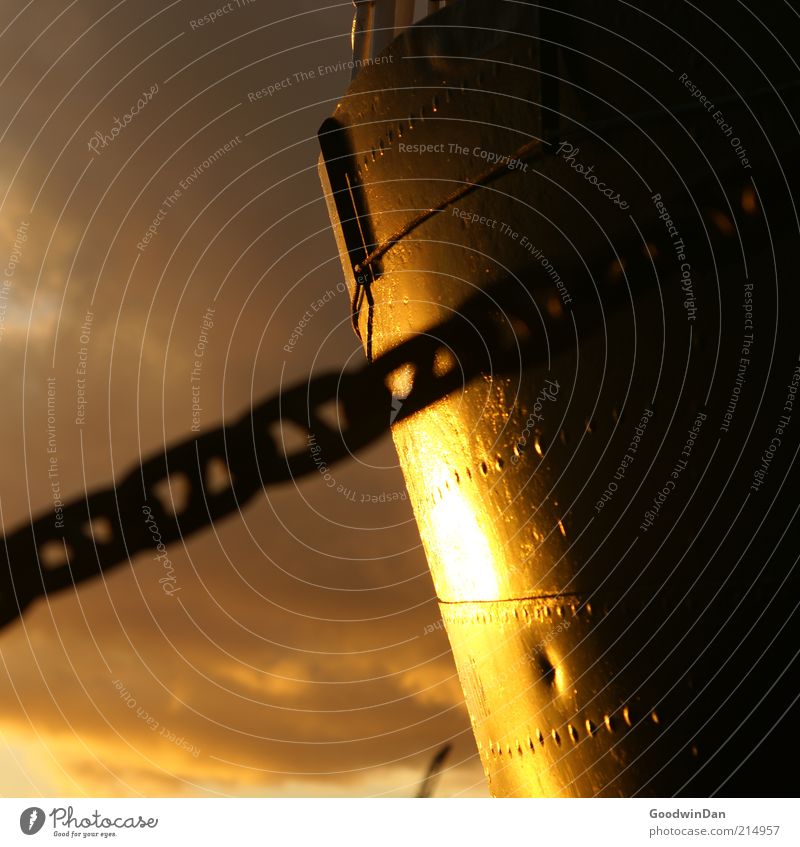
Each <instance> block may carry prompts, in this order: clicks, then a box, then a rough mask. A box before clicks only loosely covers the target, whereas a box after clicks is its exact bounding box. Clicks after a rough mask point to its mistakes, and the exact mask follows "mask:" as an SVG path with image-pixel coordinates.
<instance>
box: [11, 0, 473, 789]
mask: <svg viewBox="0 0 800 847" xmlns="http://www.w3.org/2000/svg"><path fill="white" fill-rule="evenodd" d="M228 5H230V6H231V8H230V9H228V10H227V11H225V12H224V14H221V15H220V16H219V17H218V19H216V20H214V21H213V22H211V21H205V22H203V23H198V21H200V20H201V19H202V18H203V16H204V15H206V14H207V13H209V12H214V11H215V10H219V9H220V8H223V7H225V4H224V3H222V2H220V0H215V2H205V0H203V2H186V1H184V2H180V0H179V1H178V2H174V3H161V2H155V0H139V2H133V0H122V2H116V3H113V2H112V3H108V2H101V0H81V2H79V3H78V2H66V0H65V1H64V2H59V3H57V4H47V6H46V7H43V6H42V5H41V4H28V5H26V4H25V3H23V2H21V1H20V2H18V0H10V1H9V2H6V3H5V4H4V5H3V12H2V20H0V47H2V53H0V55H1V56H2V58H0V113H2V115H3V119H2V133H1V134H0V198H1V202H2V209H0V235H1V236H2V247H0V264H2V266H3V268H4V270H5V271H6V273H5V279H10V285H7V286H6V290H7V295H6V297H7V302H6V304H5V305H4V306H0V312H2V315H3V318H2V322H0V375H2V385H3V400H4V403H3V410H4V413H3V415H2V417H0V446H1V449H2V463H3V473H2V475H0V519H1V520H2V523H3V527H4V529H5V531H10V530H12V529H14V528H16V527H17V526H18V525H19V524H20V523H22V522H25V521H26V520H27V519H29V517H30V516H31V515H38V514H40V513H42V512H45V511H47V510H48V509H51V508H52V504H53V495H52V486H51V482H52V478H51V477H49V476H48V468H49V467H50V465H49V459H50V456H51V455H55V456H57V464H58V474H59V484H60V486H61V491H62V494H63V496H64V497H65V498H66V499H72V498H73V497H76V496H79V495H80V494H81V493H82V492H83V491H84V490H87V489H89V490H91V489H93V488H96V487H98V486H105V485H107V484H109V483H110V482H111V480H112V479H114V478H117V479H118V478H119V477H120V476H121V475H122V474H123V473H124V472H126V471H127V470H128V468H129V467H131V466H132V465H134V464H135V463H136V462H137V460H138V458H139V457H140V456H141V455H147V454H149V453H151V452H152V451H153V450H155V449H157V448H158V447H159V446H160V445H162V444H164V443H165V442H167V443H171V442H174V441H176V440H180V439H182V438H184V437H186V436H188V435H189V433H190V431H191V427H192V424H193V422H199V424H200V425H201V426H202V427H204V428H205V427H214V426H217V425H218V424H219V423H220V422H221V421H222V420H223V418H225V419H226V420H227V419H232V418H234V417H236V416H238V415H239V414H241V413H242V412H244V411H245V410H246V409H247V408H248V406H249V405H250V404H251V403H252V402H254V401H256V400H259V399H261V398H263V397H265V396H268V395H270V394H273V393H275V392H276V391H277V390H278V389H279V387H280V386H281V384H286V383H292V382H294V381H296V380H298V379H302V378H303V377H305V376H306V375H307V374H309V373H312V372H313V373H318V372H322V371H326V370H329V369H338V368H341V367H344V366H348V367H355V366H356V365H360V364H361V362H362V361H363V354H362V351H361V347H360V345H359V343H358V340H357V339H356V338H355V336H354V335H353V333H352V330H351V328H350V324H349V315H348V308H349V304H348V302H347V297H346V295H345V294H343V293H341V290H340V289H341V286H339V288H338V289H337V285H339V283H340V282H341V280H342V277H341V266H340V262H339V257H338V255H337V251H336V245H335V241H334V238H333V235H332V233H331V230H330V223H329V219H328V214H327V211H326V207H325V202H324V199H323V195H322V190H321V187H320V183H319V179H318V176H317V170H316V167H317V157H318V154H319V148H318V144H317V139H316V131H317V129H318V127H319V125H320V124H321V122H322V121H323V120H324V119H325V118H326V117H327V116H328V115H329V114H330V113H331V112H332V111H333V108H334V106H335V103H336V101H337V99H338V98H339V97H341V95H342V94H343V93H344V91H345V89H346V87H347V84H348V81H349V75H350V72H349V70H347V69H338V70H337V69H336V66H337V64H339V63H342V62H346V61H347V60H348V59H349V58H350V25H351V18H352V4H351V3H350V0H347V2H341V3H333V2H322V0H317V2H308V0H298V2H295V3H291V4H275V3H270V2H268V0H252V2H250V3H249V4H248V3H245V2H243V0H242V2H241V5H239V6H237V4H236V2H234V3H232V4H228ZM225 8H227V7H225ZM43 9H46V11H43ZM320 66H323V69H322V71H321V72H320ZM324 66H330V67H328V68H325V67H324ZM310 72H313V74H312V73H310ZM287 80H288V82H287ZM116 119H119V121H120V122H119V123H118V124H117V123H115V120H116ZM115 126H116V127H117V131H116V132H113V133H112V129H113V128H114V127H115ZM120 127H121V128H120ZM92 139H95V141H94V142H92ZM220 151H221V152H220ZM150 227H152V230H154V232H153V231H152V230H151V232H150V235H149V236H148V228H150ZM15 242H16V247H15ZM9 270H10V271H11V274H10V276H9V273H8V271H9ZM329 292H330V293H329ZM322 297H325V298H326V302H325V303H324V305H323V306H322V307H321V308H318V309H317V310H316V311H314V312H313V317H312V319H311V320H309V321H308V322H307V325H306V326H304V327H303V329H302V331H301V333H300V334H299V336H296V337H295V339H294V341H292V342H291V343H290V339H291V338H292V333H293V331H294V330H295V328H296V327H297V326H298V324H299V322H300V321H301V319H302V318H303V316H304V315H305V313H306V312H307V311H308V310H309V309H310V308H311V307H312V304H313V303H315V302H316V301H317V300H318V299H319V298H322ZM212 310H213V311H212ZM209 314H210V315H212V318H211V319H210V320H209V319H208V317H207V316H208V315H209ZM204 316H206V319H205V323H204ZM87 326H88V327H89V328H88V330H87ZM201 340H202V342H203V344H204V345H205V346H204V355H203V357H202V367H201V369H200V371H201V373H200V375H199V379H198V380H197V381H196V382H195V383H192V382H191V374H192V369H193V367H194V366H195V362H196V355H195V350H196V348H197V345H198V342H199V341H201ZM286 347H288V348H289V351H287V350H286V349H285V348H286ZM83 365H85V371H86V377H85V379H86V381H85V384H83V383H80V385H79V379H81V378H82V377H80V376H79V374H78V373H77V371H78V370H79V369H80V368H81V367H82V366H83ZM53 379H54V380H55V382H54V385H55V391H54V394H52V396H51V411H52V410H53V409H54V411H55V429H54V432H53V433H51V439H50V440H49V439H48V426H47V423H48V420H47V413H48V384H50V385H52V384H53V383H52V382H50V383H48V380H53ZM193 385H195V386H196V387H197V389H198V392H196V393H195V394H194V395H193V394H192V386H193ZM79 388H80V392H79ZM193 397H194V398H195V400H197V398H199V402H196V403H195V409H194V417H193V408H192V404H193ZM83 400H85V407H81V403H82V401H83ZM198 406H199V407H200V408H199V409H198V408H197V407H198ZM79 408H83V409H84V411H85V422H83V423H82V424H77V423H76V417H77V416H78V415H79V414H80V413H79V411H78V410H79ZM52 439H54V441H53V440H52ZM53 443H54V444H55V453H53V452H51V453H48V447H49V446H50V445H52V444H53ZM332 474H333V476H334V478H335V480H336V486H335V487H329V486H328V485H326V481H325V480H323V479H322V476H321V475H319V476H317V475H315V476H313V477H307V478H304V479H303V480H300V481H298V482H297V484H287V485H283V486H280V487H277V488H271V489H269V490H266V491H265V492H264V493H263V494H262V495H260V496H259V497H257V498H256V499H255V500H254V502H252V503H251V504H249V506H248V507H247V508H246V509H245V510H244V511H243V513H242V514H241V515H237V516H235V517H231V518H229V519H226V520H224V521H222V522H220V523H218V524H216V525H215V526H214V527H213V528H212V529H209V530H207V531H205V532H203V533H201V534H200V535H198V536H195V537H193V538H192V539H190V540H188V541H186V543H185V544H183V545H180V544H179V545H175V546H174V547H173V548H171V550H170V556H171V560H172V563H173V565H174V569H175V574H176V585H177V587H179V589H180V591H179V592H177V593H174V594H172V595H171V596H170V595H168V594H167V593H165V591H164V590H162V584H160V583H159V578H160V577H161V575H162V573H163V569H162V566H161V564H160V563H159V562H157V561H156V560H155V559H154V556H153V554H152V553H144V554H142V555H140V556H138V557H137V558H135V559H134V561H133V562H132V566H130V567H129V566H123V567H122V568H120V569H118V570H116V571H114V572H113V573H112V574H110V575H109V577H108V578H107V579H105V580H102V579H98V580H96V581H94V582H92V583H91V584H89V585H87V586H86V587H84V588H82V589H81V590H80V592H78V593H77V594H76V593H74V592H65V593H64V594H62V595H59V596H58V597H57V598H55V599H53V600H51V601H50V602H49V603H45V602H42V601H40V602H38V603H37V604H36V605H35V606H34V607H32V608H31V610H30V611H29V613H28V614H27V615H26V617H25V619H24V620H23V621H22V622H18V623H16V624H12V625H11V626H9V627H7V628H6V629H5V630H3V631H2V632H0V658H2V668H0V739H2V743H0V793H2V794H3V795H6V796H8V795H11V796H28V795H32V796H37V795H51V796H52V795H68V796H82V795H90V796H115V795H123V796H127V795H132V796H136V795H150V796H171V795H230V796H286V795H311V796H314V795H335V796H339V795H357V796H363V795H382V794H393V795H400V796H408V795H411V794H414V793H415V791H416V788H417V784H418V782H419V780H420V779H421V778H422V776H423V774H424V772H425V769H426V767H427V765H428V763H429V761H430V760H431V758H432V757H433V755H434V754H435V752H436V751H437V750H438V749H439V748H440V747H441V745H442V744H444V743H445V742H447V741H452V742H453V743H454V750H453V752H452V754H451V756H450V758H449V759H448V761H447V766H448V769H447V771H446V772H445V774H444V776H443V778H442V781H441V783H440V784H439V788H438V791H437V794H438V795H440V796H442V795H444V796H446V795H455V794H462V795H470V796H485V795H486V794H487V789H486V785H485V781H484V777H483V772H482V770H481V767H480V764H479V762H478V759H477V755H476V752H475V747H474V741H473V739H472V734H471V731H470V727H469V720H468V717H467V714H466V710H465V707H464V704H463V697H462V694H461V689H460V686H459V683H458V679H457V677H456V674H455V668H454V665H453V661H452V658H451V655H450V652H449V648H448V643H447V638H446V636H445V635H444V632H443V630H442V629H441V626H440V623H439V612H438V607H437V604H436V602H435V595H434V591H433V586H432V583H431V579H430V576H429V573H428V569H427V565H426V562H425V558H424V555H423V553H422V550H421V548H420V542H419V536H418V533H417V530H416V526H415V524H414V521H413V516H412V514H411V509H410V506H409V504H408V501H407V499H406V493H405V487H404V483H403V479H402V476H401V473H400V470H399V468H398V466H397V460H396V457H395V453H394V448H393V446H392V443H391V441H390V439H389V438H388V437H386V438H384V439H383V440H382V441H381V442H380V443H379V444H377V445H376V446H375V447H373V448H371V449H369V450H366V451H364V452H363V453H362V454H361V455H360V456H359V457H358V460H357V461H356V460H353V461H350V462H349V463H346V464H342V465H338V466H335V467H334V468H333V469H332ZM339 487H341V489H342V490H341V491H337V488H339ZM384 493H385V494H386V495H387V498H386V500H387V501H388V502H362V498H364V499H365V500H370V499H376V498H375V497H374V495H378V496H380V495H381V494H384Z"/></svg>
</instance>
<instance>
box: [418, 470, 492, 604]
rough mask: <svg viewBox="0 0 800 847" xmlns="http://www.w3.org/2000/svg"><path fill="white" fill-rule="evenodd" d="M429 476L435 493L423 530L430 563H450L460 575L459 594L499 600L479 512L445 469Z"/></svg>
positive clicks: (489, 552) (452, 568) (451, 571)
mask: <svg viewBox="0 0 800 847" xmlns="http://www.w3.org/2000/svg"><path fill="white" fill-rule="evenodd" d="M426 476H427V477H428V479H430V485H431V489H432V490H433V491H434V503H433V506H432V508H431V510H430V513H429V516H428V520H426V521H425V522H424V524H423V526H422V527H421V534H422V543H423V544H424V545H425V549H426V551H427V553H428V561H429V562H446V563H447V569H446V570H447V572H448V573H450V574H453V575H456V574H457V575H458V593H459V594H460V595H462V596H464V597H480V598H493V597H497V596H498V591H499V585H498V582H497V570H496V565H495V561H494V556H493V554H492V547H491V544H490V543H489V538H488V537H487V534H486V532H485V531H484V529H483V528H482V527H481V525H480V523H479V520H478V515H479V514H480V511H479V509H478V508H476V504H474V503H472V502H470V499H469V498H468V497H467V496H466V495H465V492H464V490H463V489H462V488H461V487H458V486H455V485H453V484H451V483H450V474H449V473H448V471H447V469H446V468H445V467H443V466H441V465H439V466H437V467H435V468H434V470H433V472H432V473H431V474H426ZM440 596H441V594H440Z"/></svg>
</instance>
